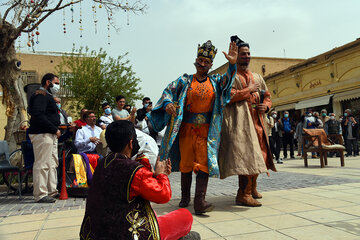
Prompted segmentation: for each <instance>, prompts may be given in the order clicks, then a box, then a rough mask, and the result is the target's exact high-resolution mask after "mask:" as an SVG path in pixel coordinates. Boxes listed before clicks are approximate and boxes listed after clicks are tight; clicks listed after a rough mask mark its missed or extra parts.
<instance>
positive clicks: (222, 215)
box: [193, 209, 243, 224]
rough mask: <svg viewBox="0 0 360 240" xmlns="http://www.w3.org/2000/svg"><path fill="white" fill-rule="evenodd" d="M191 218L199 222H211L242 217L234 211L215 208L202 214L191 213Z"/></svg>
mask: <svg viewBox="0 0 360 240" xmlns="http://www.w3.org/2000/svg"><path fill="white" fill-rule="evenodd" d="M193 218H194V219H195V220H196V221H198V222H199V223H201V224H206V223H213V222H222V221H230V220H237V219H242V218H243V217H242V216H239V215H237V214H235V213H231V212H227V211H224V210H221V209H215V210H213V211H212V212H208V213H206V214H204V215H203V216H197V215H193Z"/></svg>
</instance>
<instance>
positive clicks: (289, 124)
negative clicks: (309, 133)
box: [281, 111, 295, 159]
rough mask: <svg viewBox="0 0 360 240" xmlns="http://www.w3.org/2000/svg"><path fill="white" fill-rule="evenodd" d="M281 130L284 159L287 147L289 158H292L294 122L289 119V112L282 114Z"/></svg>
mask: <svg viewBox="0 0 360 240" xmlns="http://www.w3.org/2000/svg"><path fill="white" fill-rule="evenodd" d="M281 130H282V135H283V148H284V149H283V151H284V159H286V158H287V145H289V146H290V158H292V159H293V158H295V157H294V131H295V122H294V121H293V120H292V119H291V118H289V112H288V111H285V112H284V117H283V118H282V119H281Z"/></svg>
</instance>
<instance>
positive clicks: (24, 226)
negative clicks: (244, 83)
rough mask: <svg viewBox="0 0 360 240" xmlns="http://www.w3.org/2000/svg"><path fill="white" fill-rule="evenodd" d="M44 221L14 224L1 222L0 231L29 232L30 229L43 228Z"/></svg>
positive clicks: (7, 232)
mask: <svg viewBox="0 0 360 240" xmlns="http://www.w3.org/2000/svg"><path fill="white" fill-rule="evenodd" d="M42 224H43V221H42V220H40V221H31V222H23V223H12V224H1V225H0V233H2V234H9V233H18V232H28V231H37V230H39V229H40V228H41V226H42Z"/></svg>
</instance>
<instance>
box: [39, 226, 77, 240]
mask: <svg viewBox="0 0 360 240" xmlns="http://www.w3.org/2000/svg"><path fill="white" fill-rule="evenodd" d="M79 232H80V226H73V227H63V228H53V229H45V230H42V231H41V232H40V234H39V236H38V238H37V240H49V239H51V240H68V239H79Z"/></svg>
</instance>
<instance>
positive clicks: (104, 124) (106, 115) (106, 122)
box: [99, 102, 114, 129]
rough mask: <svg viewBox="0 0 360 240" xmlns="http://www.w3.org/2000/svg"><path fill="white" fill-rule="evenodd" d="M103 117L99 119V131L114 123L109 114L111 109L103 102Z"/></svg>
mask: <svg viewBox="0 0 360 240" xmlns="http://www.w3.org/2000/svg"><path fill="white" fill-rule="evenodd" d="M101 107H102V109H103V111H104V115H102V116H101V117H100V121H99V122H100V124H99V125H100V127H101V129H105V128H106V127H107V126H108V125H109V124H110V123H112V122H113V121H114V119H113V116H112V114H111V107H110V105H109V103H107V102H105V103H103V104H102V105H101Z"/></svg>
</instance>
